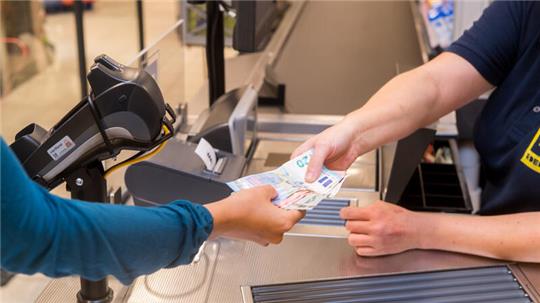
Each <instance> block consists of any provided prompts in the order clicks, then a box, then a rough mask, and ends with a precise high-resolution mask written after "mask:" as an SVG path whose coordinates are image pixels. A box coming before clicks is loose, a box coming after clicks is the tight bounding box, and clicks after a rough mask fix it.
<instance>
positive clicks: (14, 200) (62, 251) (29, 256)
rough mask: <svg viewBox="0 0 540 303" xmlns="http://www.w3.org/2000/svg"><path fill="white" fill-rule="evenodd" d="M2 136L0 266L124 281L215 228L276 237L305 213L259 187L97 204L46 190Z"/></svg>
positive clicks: (185, 257)
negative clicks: (162, 202) (275, 201)
mask: <svg viewBox="0 0 540 303" xmlns="http://www.w3.org/2000/svg"><path fill="white" fill-rule="evenodd" d="M0 141H1V143H0V144H1V179H0V183H1V197H2V200H1V266H2V268H4V269H6V270H8V271H12V272H19V273H26V274H32V273H36V272H41V273H44V274H45V275H47V276H51V277H61V276H66V275H81V276H82V277H84V278H86V279H89V280H98V279H101V278H103V277H105V276H106V275H109V274H110V275H113V276H115V277H116V278H118V279H119V280H120V281H121V282H122V283H124V284H129V283H131V281H132V280H133V279H134V278H136V277H137V276H139V275H143V274H148V273H151V272H154V271H156V270H158V269H160V268H163V267H173V266H177V265H180V264H185V263H188V262H190V261H191V259H192V258H193V257H194V255H195V254H196V252H197V251H198V248H199V246H200V245H201V244H202V242H204V241H205V240H206V239H207V238H208V237H209V235H210V233H212V236H213V237H217V236H221V235H225V236H232V237H238V238H243V239H247V240H252V241H256V242H258V243H260V244H268V243H269V242H271V243H279V242H280V241H281V238H282V235H283V233H284V232H285V231H287V230H288V229H290V228H291V227H292V226H293V224H294V223H295V222H296V221H298V220H299V219H300V218H301V216H302V214H301V213H300V212H297V211H294V212H293V211H285V210H282V209H279V208H277V207H276V206H274V205H272V204H271V203H270V200H271V198H272V197H273V195H274V194H275V191H274V190H273V189H272V188H271V187H270V186H268V187H260V188H255V189H251V190H246V191H243V192H239V193H237V194H235V195H233V196H231V197H229V198H226V199H224V200H221V201H218V202H214V203H210V204H207V205H205V206H200V205H196V204H192V203H189V202H187V201H176V202H173V203H171V204H169V205H166V206H162V207H149V208H144V207H137V206H121V205H111V204H99V203H90V202H82V201H75V200H69V199H63V198H60V197H57V196H54V195H52V194H50V193H48V192H47V191H46V190H45V189H43V188H42V187H40V186H39V185H37V184H36V183H34V182H33V181H31V180H30V178H29V177H28V176H27V175H26V174H25V172H24V170H23V168H22V166H21V165H20V163H19V162H18V160H17V159H16V158H15V155H14V154H13V153H12V152H11V150H10V149H9V148H8V146H7V145H6V144H5V142H4V141H3V140H2V139H0Z"/></svg>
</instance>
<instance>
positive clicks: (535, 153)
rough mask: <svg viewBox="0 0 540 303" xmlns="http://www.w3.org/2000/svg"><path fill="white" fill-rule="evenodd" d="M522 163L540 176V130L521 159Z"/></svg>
mask: <svg viewBox="0 0 540 303" xmlns="http://www.w3.org/2000/svg"><path fill="white" fill-rule="evenodd" d="M521 162H522V163H523V164H525V165H526V166H527V167H528V168H530V169H532V170H534V171H535V172H537V173H539V174H540V128H538V131H537V132H536V135H534V137H533V139H532V141H531V144H529V147H527V149H526V150H525V153H524V154H523V157H521Z"/></svg>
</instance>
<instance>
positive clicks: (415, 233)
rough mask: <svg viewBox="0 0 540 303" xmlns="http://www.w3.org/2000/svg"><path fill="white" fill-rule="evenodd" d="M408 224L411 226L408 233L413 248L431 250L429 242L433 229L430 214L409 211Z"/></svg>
mask: <svg viewBox="0 0 540 303" xmlns="http://www.w3.org/2000/svg"><path fill="white" fill-rule="evenodd" d="M410 222H412V224H411V225H412V226H411V230H410V231H409V232H410V236H411V239H412V243H414V245H415V248H419V249H431V248H432V247H431V246H430V244H429V240H430V239H431V237H433V236H432V235H431V234H430V233H431V232H432V231H433V229H434V228H435V227H434V226H433V225H432V222H433V221H432V220H431V214H429V213H420V212H412V211H411V220H410Z"/></svg>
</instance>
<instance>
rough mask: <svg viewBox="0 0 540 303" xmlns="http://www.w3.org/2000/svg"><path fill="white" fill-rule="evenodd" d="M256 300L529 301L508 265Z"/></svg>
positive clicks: (301, 289) (313, 286) (287, 290)
mask: <svg viewBox="0 0 540 303" xmlns="http://www.w3.org/2000/svg"><path fill="white" fill-rule="evenodd" d="M250 290H251V295H252V298H253V302H255V303H277V302H310V303H316V302H335V303H345V302H350V303H353V302H354V303H360V302H369V303H374V302H400V303H407V302H411V303H412V302H415V303H419V302H437V303H457V302H467V303H470V302H479V303H480V302H486V303H487V302H490V303H496V302H501V303H502V302H504V303H512V302H524V303H525V302H526V303H530V302H532V300H531V299H530V298H529V296H528V294H527V293H526V292H525V291H524V290H523V287H522V286H521V285H520V284H519V282H518V281H517V280H516V278H515V277H514V275H513V273H512V271H511V270H510V268H509V267H507V266H504V265H502V266H493V267H481V268H470V269H459V270H445V271H432V272H423V273H409V274H395V275H385V276H376V277H373V276H372V277H359V278H346V279H335V280H326V281H312V282H299V283H290V284H274V285H263V286H253V287H251V288H250Z"/></svg>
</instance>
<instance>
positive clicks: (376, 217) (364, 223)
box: [341, 201, 419, 256]
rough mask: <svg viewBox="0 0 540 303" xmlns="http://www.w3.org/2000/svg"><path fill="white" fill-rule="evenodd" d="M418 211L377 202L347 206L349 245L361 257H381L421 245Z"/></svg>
mask: <svg viewBox="0 0 540 303" xmlns="http://www.w3.org/2000/svg"><path fill="white" fill-rule="evenodd" d="M415 215H416V214H415V213H414V212H412V211H409V210H407V209H405V208H402V207H400V206H397V205H395V204H391V203H387V202H384V201H377V202H375V203H373V204H371V205H369V206H367V207H346V208H343V209H342V210H341V217H342V218H343V219H345V220H347V223H346V224H345V227H346V228H347V230H348V231H349V232H350V234H349V238H348V241H349V244H350V245H351V246H353V247H354V249H355V251H356V253H357V254H358V255H361V256H381V255H389V254H396V253H400V252H403V251H406V250H409V249H414V248H418V247H419V240H418V239H417V236H416V235H417V234H418V233H417V230H418V228H419V227H417V226H416V225H417V224H416V223H417V222H418V220H415Z"/></svg>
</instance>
